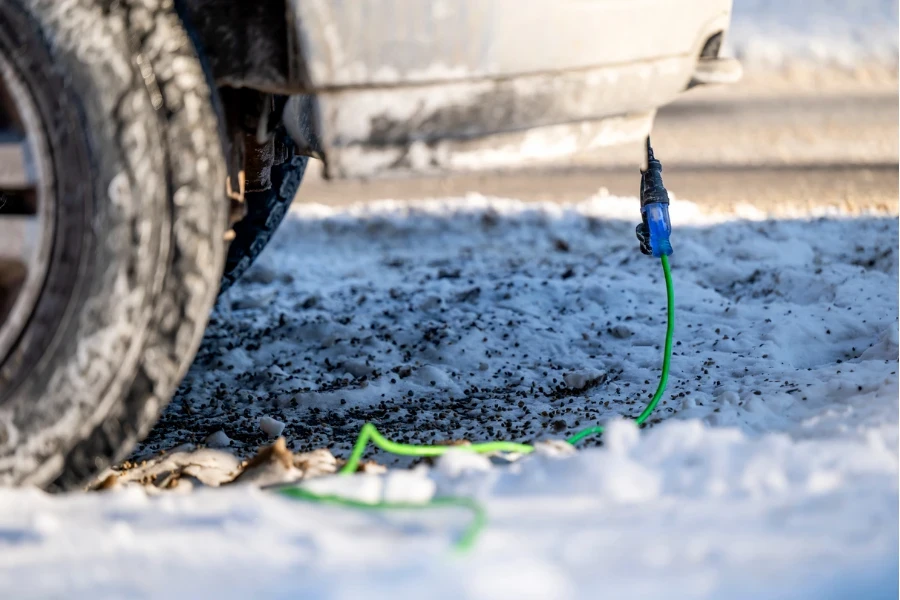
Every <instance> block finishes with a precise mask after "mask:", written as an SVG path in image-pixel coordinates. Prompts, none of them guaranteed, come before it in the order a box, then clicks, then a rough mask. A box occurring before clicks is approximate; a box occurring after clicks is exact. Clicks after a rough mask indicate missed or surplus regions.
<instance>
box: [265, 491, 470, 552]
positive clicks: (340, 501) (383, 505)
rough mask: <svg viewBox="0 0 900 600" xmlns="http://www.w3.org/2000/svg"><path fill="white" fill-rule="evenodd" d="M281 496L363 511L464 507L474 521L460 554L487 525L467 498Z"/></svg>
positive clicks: (306, 493)
mask: <svg viewBox="0 0 900 600" xmlns="http://www.w3.org/2000/svg"><path fill="white" fill-rule="evenodd" d="M278 491H279V492H280V493H281V494H283V495H285V496H287V497H289V498H293V499H295V500H309V501H311V502H315V503H317V504H331V505H334V506H344V507H348V508H359V509H364V510H422V509H432V508H448V507H451V508H465V509H468V510H469V511H470V512H471V513H472V520H471V522H470V523H469V525H468V526H467V527H466V529H465V531H463V534H462V536H461V537H460V538H459V539H458V540H457V541H456V544H455V546H456V549H457V550H458V551H459V552H466V551H467V550H470V549H471V548H472V546H473V545H474V544H475V540H476V539H477V538H478V534H479V533H480V532H481V530H482V529H483V528H484V525H485V523H486V522H487V517H486V516H485V511H484V508H483V507H482V506H481V505H480V504H479V503H478V502H476V501H475V500H472V499H471V498H466V497H464V496H459V497H457V496H439V497H437V498H432V499H431V500H429V501H428V502H426V503H422V502H384V501H381V502H363V501H361V500H352V499H350V498H344V497H342V496H335V495H333V494H316V493H314V492H310V491H309V490H305V489H303V488H300V487H287V488H280V489H279V490H278Z"/></svg>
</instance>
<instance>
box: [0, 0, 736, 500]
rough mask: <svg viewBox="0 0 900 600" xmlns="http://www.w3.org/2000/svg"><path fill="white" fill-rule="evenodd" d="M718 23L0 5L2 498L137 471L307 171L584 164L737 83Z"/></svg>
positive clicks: (686, 8)
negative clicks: (136, 449) (310, 165)
mask: <svg viewBox="0 0 900 600" xmlns="http://www.w3.org/2000/svg"><path fill="white" fill-rule="evenodd" d="M730 12H731V0H691V1H689V2H688V1H685V2H671V1H669V0H434V1H431V2H426V1H424V0H355V1H350V0H273V1H264V2H257V3H246V2H243V1H242V0H179V1H177V2H175V3H174V4H173V3H172V1H171V0H123V1H122V2H120V3H112V4H110V3H107V2H101V1H100V0H73V1H72V2H68V3H58V2H55V1H54V0H0V194H2V196H0V483H15V484H21V483H31V484H36V485H40V486H43V487H48V486H49V487H58V488H71V487H73V486H78V485H82V484H83V483H84V482H85V481H86V480H87V479H88V478H89V477H91V476H92V475H94V474H96V473H97V472H98V471H99V470H100V469H101V468H103V467H104V466H106V465H108V464H109V463H110V462H114V461H117V460H121V459H122V458H124V457H125V456H127V453H128V452H129V451H130V449H131V447H132V446H133V444H134V443H135V442H136V441H137V440H139V439H140V438H141V437H142V436H143V435H144V434H145V433H146V431H147V430H148V428H149V427H151V426H152V424H153V423H154V422H155V420H156V418H157V417H158V415H159V412H160V411H161V410H162V408H164V406H165V404H166V403H167V402H168V400H169V399H170V398H171V395H172V394H173V392H174V389H175V387H176V386H177V384H178V383H179V381H180V380H181V377H182V376H183V375H184V372H185V370H186V369H187V367H188V366H189V365H190V362H191V360H192V359H193V355H194V353H195V352H196V349H197V346H198V344H199V341H200V338H201V336H202V333H203V329H204V327H205V324H206V320H207V318H208V315H209V311H210V310H211V307H212V305H213V303H214V301H215V298H216V296H217V294H218V293H219V292H220V290H221V289H223V288H224V287H227V286H228V285H230V283H232V282H233V281H234V280H235V279H236V278H237V277H239V275H240V274H241V273H242V272H243V271H244V270H245V269H246V268H247V267H248V266H249V264H250V263H251V262H252V261H253V259H254V257H255V256H256V255H257V254H258V253H259V252H260V250H261V249H262V247H264V246H265V243H266V242H267V241H268V239H269V237H270V236H271V234H272V232H273V231H274V229H275V227H277V224H278V223H279V222H280V220H281V218H282V217H283V216H284V213H285V211H286V209H287V206H288V205H289V204H290V202H291V201H292V199H293V197H294V194H295V192H296V190H297V186H298V185H299V183H300V180H301V178H302V175H303V170H304V168H305V165H306V160H307V158H308V157H316V158H320V159H322V160H323V161H324V163H325V174H326V177H328V178H332V179H336V178H370V177H381V176H389V175H410V174H412V175H421V174H431V173H445V172H454V171H466V170H490V169H512V168H523V167H531V166H553V165H558V164H566V163H567V162H568V161H571V160H573V159H574V158H575V157H579V158H580V159H590V157H591V156H592V155H593V154H594V153H598V152H603V151H605V150H606V149H609V148H616V147H620V146H621V147H624V146H626V145H627V144H629V143H630V142H635V141H640V140H642V139H644V138H645V137H646V136H647V135H648V134H649V132H650V128H651V126H652V122H653V118H654V116H655V113H656V110H657V109H658V108H659V107H660V106H662V105H664V104H666V103H668V102H671V101H672V100H674V99H675V98H676V97H677V96H678V95H679V94H680V93H681V92H683V91H684V90H686V89H688V88H690V87H693V86H695V85H699V84H704V83H715V82H729V81H733V80H735V79H736V78H738V77H739V76H740V67H739V65H738V64H737V63H736V62H735V61H733V60H730V59H726V58H722V57H720V56H719V51H720V48H721V43H722V40H723V36H724V35H725V33H726V31H727V28H728V25H729V19H730ZM632 147H635V148H637V147H639V145H638V146H635V145H633V144H632ZM633 160H634V164H635V166H636V167H637V166H639V165H640V164H641V161H642V156H641V155H640V154H639V153H638V152H635V155H634V159H633Z"/></svg>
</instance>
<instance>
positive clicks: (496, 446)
mask: <svg viewBox="0 0 900 600" xmlns="http://www.w3.org/2000/svg"><path fill="white" fill-rule="evenodd" d="M369 440H371V441H372V442H373V443H374V444H375V445H376V446H378V447H379V448H381V449H382V450H384V451H385V452H389V453H391V454H398V455H400V456H441V455H442V454H444V453H446V452H447V451H449V450H468V451H470V452H477V453H479V454H487V453H491V452H519V453H522V454H528V453H529V452H533V451H534V446H529V445H528V444H517V443H515V442H483V443H480V444H471V445H469V446H418V445H414V444H400V443H398V442H392V441H391V440H389V439H387V438H386V437H384V436H383V435H381V434H380V433H379V432H378V430H377V429H376V428H375V426H374V425H372V424H371V423H366V424H365V425H363V428H362V431H360V432H359V437H358V438H356V443H355V444H354V445H353V451H352V452H351V453H350V458H349V459H347V464H345V465H344V467H343V468H342V469H341V470H340V473H341V475H349V474H351V473H355V472H356V469H357V468H358V467H359V461H360V459H361V458H362V455H363V452H365V451H366V446H367V445H368V443H369Z"/></svg>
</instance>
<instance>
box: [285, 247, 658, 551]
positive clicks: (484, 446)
mask: <svg viewBox="0 0 900 600" xmlns="http://www.w3.org/2000/svg"><path fill="white" fill-rule="evenodd" d="M660 262H661V263H662V268H663V274H664V275H665V280H666V342H665V348H664V350H663V364H662V373H661V374H660V377H659V385H658V386H657V387H656V392H655V393H654V394H653V397H652V398H651V399H650V402H648V403H647V406H646V407H644V410H643V411H641V414H639V415H638V416H637V418H636V419H635V423H637V424H638V425H641V424H642V423H644V422H645V421H646V420H647V419H648V418H649V417H650V414H651V413H652V412H653V410H654V409H655V408H656V405H657V404H659V401H660V400H661V399H662V396H663V394H664V393H665V391H666V385H667V384H668V381H669V365H670V363H671V359H672V338H673V337H674V333H675V291H674V288H673V286H672V271H671V269H670V268H669V257H668V256H666V255H662V256H661V257H660ZM602 433H603V427H602V426H601V425H594V426H592V427H587V428H586V429H582V430H581V431H579V432H578V433H576V434H575V435H573V436H572V437H570V438H569V439H567V440H566V441H567V442H568V443H569V444H572V445H573V446H574V445H575V444H577V443H578V442H580V441H581V440H583V439H584V438H586V437H590V436H592V435H600V434H602ZM370 441H371V442H372V443H373V444H375V446H377V447H378V448H381V449H382V450H384V451H385V452H389V453H391V454H397V455H400V456H415V457H428V456H441V455H443V454H445V453H447V452H449V451H451V450H462V451H468V452H476V453H478V454H489V453H493V452H516V453H520V454H528V453H529V452H533V451H534V446H531V445H528V444H518V443H515V442H505V441H495V442H482V443H477V444H471V445H469V446H427V445H415V444H401V443H398V442H392V441H391V440H389V439H387V438H386V437H384V436H383V435H381V433H379V432H378V429H376V428H375V426H374V425H372V424H371V423H366V424H365V425H364V426H363V428H362V430H361V431H360V433H359V437H358V438H357V439H356V443H355V444H354V445H353V450H352V452H351V453H350V458H349V459H347V463H346V464H345V465H344V466H343V467H342V468H341V470H340V471H339V472H340V474H341V475H350V474H352V473H355V472H356V471H357V469H358V468H359V461H360V460H361V459H362V455H363V453H364V452H365V451H366V447H367V446H368V444H369V442H370ZM281 492H282V493H283V494H285V495H287V496H289V497H292V498H296V499H301V500H310V501H313V502H318V503H322V504H334V505H341V506H348V507H353V508H365V509H422V508H442V507H448V506H456V507H464V508H468V509H470V510H472V512H473V513H474V515H475V516H474V518H473V520H472V522H471V523H470V525H469V527H468V528H467V529H466V531H465V533H464V534H463V536H462V537H461V538H460V540H459V541H457V543H456V548H457V550H460V551H465V550H468V549H469V548H471V547H472V545H473V544H474V541H475V538H476V537H477V536H478V533H479V532H480V530H481V529H482V528H483V527H484V524H485V522H486V518H485V514H484V509H483V508H482V507H481V506H480V505H478V503H476V502H475V501H474V500H471V499H470V498H465V497H455V496H442V497H438V498H433V499H431V500H430V501H428V502H427V503H422V504H417V503H406V502H374V503H367V502H361V501H358V500H349V499H346V498H341V497H340V496H331V495H319V494H314V493H312V492H309V491H307V490H304V489H302V488H296V487H294V488H283V489H282V490H281Z"/></svg>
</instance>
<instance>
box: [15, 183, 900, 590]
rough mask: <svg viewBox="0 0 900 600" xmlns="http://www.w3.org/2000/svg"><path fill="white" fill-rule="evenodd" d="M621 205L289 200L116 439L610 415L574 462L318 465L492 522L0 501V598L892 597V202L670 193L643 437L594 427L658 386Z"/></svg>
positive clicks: (448, 514) (258, 495)
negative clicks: (799, 203)
mask: <svg viewBox="0 0 900 600" xmlns="http://www.w3.org/2000/svg"><path fill="white" fill-rule="evenodd" d="M636 207H637V200H635V199H633V198H632V199H620V198H611V197H597V198H592V199H590V200H588V201H586V202H584V203H582V204H579V205H572V206H567V207H560V206H556V205H542V204H523V203H520V202H516V201H512V200H500V199H490V198H482V197H477V196H473V197H470V198H459V199H447V200H439V201H431V202H419V203H412V204H408V203H391V202H385V203H375V204H373V205H369V206H360V207H351V208H348V209H328V208H325V207H315V206H298V207H296V208H295V210H294V211H293V213H292V215H290V216H289V218H288V220H287V222H286V223H285V225H284V227H283V228H282V230H281V231H279V233H278V235H277V236H276V239H275V240H274V241H273V246H272V247H271V248H270V249H269V250H267V251H266V252H265V253H264V255H263V256H262V257H261V259H260V262H259V264H258V265H257V266H256V267H254V269H253V270H252V271H251V272H250V273H249V274H248V277H247V278H246V279H245V280H244V281H242V282H240V283H239V284H238V285H236V286H235V287H234V288H233V289H232V291H230V292H229V293H228V294H227V295H226V297H224V298H223V299H222V300H221V301H220V304H219V307H218V308H217V310H216V313H215V314H214V317H213V323H212V324H211V326H210V329H209V331H208V333H207V336H206V339H205V341H204V345H203V348H202V349H201V352H200V355H199V357H198V360H197V362H196V363H195V365H194V366H193V368H192V369H191V371H190V373H189V375H188V377H187V379H186V380H185V383H184V385H183V386H182V388H181V390H180V391H179V394H178V397H177V399H176V401H175V403H174V405H173V406H172V407H171V410H170V411H168V412H167V415H166V417H165V419H164V420H163V422H162V424H161V426H160V427H159V428H158V429H157V430H156V431H155V432H154V434H153V437H152V438H151V439H150V440H149V441H148V443H147V444H146V445H145V446H144V448H143V449H142V452H148V453H149V452H153V451H154V449H155V448H159V447H170V446H172V445H174V444H175V443H177V442H180V441H194V442H202V441H203V439H204V438H205V436H206V435H208V434H209V433H213V432H217V431H224V434H225V435H227V437H228V438H229V439H231V447H232V448H237V449H239V450H240V449H241V448H243V449H245V450H249V449H251V448H253V447H255V445H256V444H257V443H260V442H262V441H264V438H265V434H263V433H262V432H260V431H259V428H258V427H259V418H260V417H261V416H270V417H271V418H273V419H277V420H278V421H279V422H281V423H284V424H285V429H284V432H283V435H285V436H286V437H287V440H288V443H289V444H290V445H291V446H292V447H293V448H294V449H298V450H299V449H304V448H308V447H318V446H328V447H329V448H332V449H333V450H334V451H335V453H336V454H338V455H344V456H346V452H347V451H348V450H349V446H350V444H351V443H352V441H353V439H354V436H355V434H356V432H357V431H358V430H359V427H360V426H361V424H362V423H363V422H365V421H367V420H371V421H374V422H375V423H376V424H377V425H378V426H379V428H380V429H382V430H383V431H384V432H385V433H386V434H388V435H389V436H391V437H394V438H398V439H407V440H409V441H421V442H433V441H436V440H449V439H458V438H463V437H465V438H468V439H471V440H487V439H496V438H511V439H517V440H520V441H533V440H540V439H548V438H556V439H558V438H561V437H563V436H565V435H567V434H569V433H572V432H574V431H575V430H577V429H579V428H580V427H583V426H586V425H588V424H590V423H593V422H596V421H598V420H612V423H611V426H610V429H609V431H608V433H607V435H606V436H605V438H604V442H605V444H604V446H603V447H601V448H596V447H591V445H592V444H591V443H587V444H585V448H584V449H582V450H581V451H579V452H578V453H576V454H574V455H568V456H566V455H564V454H561V453H558V452H556V453H554V452H550V451H542V452H540V453H536V454H534V455H529V456H527V457H525V458H523V459H522V460H520V461H517V462H515V463H512V464H508V465H505V466H504V465H501V464H499V463H497V464H492V463H491V462H490V461H488V460H484V459H480V458H474V457H471V456H464V455H460V454H458V453H455V454H454V455H451V456H447V457H445V458H443V459H441V460H440V461H439V462H438V464H437V465H436V466H435V468H433V469H429V468H426V467H424V466H419V467H417V468H415V469H412V470H409V471H400V470H397V469H396V468H395V469H391V470H389V471H388V473H387V474H385V475H383V476H376V475H366V476H361V477H358V478H354V479H350V480H348V479H340V478H331V477H323V478H320V479H317V480H315V483H314V485H315V489H316V491H319V492H327V491H335V492H340V493H342V494H348V495H352V496H353V497H357V498H362V499H375V498H391V499H394V500H403V499H415V500H421V499H424V498H427V497H428V496H430V495H432V494H439V495H444V494H458V495H467V496H472V497H475V498H477V499H478V500H479V501H480V502H483V503H484V505H485V507H486V509H487V512H488V516H489V527H488V529H487V530H486V531H485V533H484V535H483V536H482V538H481V539H480V540H479V543H478V544H477V546H476V547H475V550H474V552H473V553H472V554H471V555H469V556H466V557H462V558H456V557H453V556H452V555H450V554H449V550H450V547H451V545H452V543H453V542H454V541H455V540H456V539H457V537H458V536H459V534H460V533H461V532H462V530H463V529H464V527H465V526H466V524H467V522H468V519H469V518H470V516H469V515H467V514H465V512H463V511H460V510H454V509H446V510H439V511H433V512H427V513H426V512H412V513H393V514H388V513H373V512H362V511H351V510H346V509H341V508H336V507H322V506H313V505H309V504H305V503H302V502H295V501H291V500H288V499H284V498H280V497H277V496H274V495H272V494H271V493H270V492H265V491H260V490H257V489H252V488H248V487H242V488H231V489H229V488H228V487H225V488H219V489H216V490H208V489H207V490H203V489H201V490H199V491H197V492H194V493H190V494H178V495H165V494H164V495H160V496H157V497H155V498H148V497H147V496H146V495H145V494H143V493H141V492H140V491H139V490H125V491H122V492H112V493H103V494H89V495H88V494H83V495H82V494H74V495H69V496H63V497H50V496H46V495H43V494H40V493H37V492H32V491H22V490H20V491H11V490H4V491H2V492H0V590H2V591H3V594H2V595H3V596H4V597H10V598H13V597H14V598H29V597H46V596H51V595H64V596H66V597H70V598H80V597H85V598H99V597H167V598H197V597H217V598H246V597H267V598H297V597H310V598H360V597H370V598H387V597H397V596H404V597H409V596H412V595H413V594H418V595H420V596H421V597H427V598H448V599H449V598H454V599H456V598H496V597H519V598H540V599H542V600H546V599H554V598H571V597H586V596H589V595H596V594H602V595H603V596H604V597H611V598H625V597H627V598H670V597H673V596H674V597H678V598H723V599H724V598H728V599H732V598H739V599H741V598H747V599H749V598H760V597H765V598H810V599H816V600H819V599H821V598H846V597H864V598H867V599H871V598H889V597H896V596H897V580H898V578H897V575H898V574H897V560H898V553H897V547H898V536H897V531H898V515H897V505H898V451H897V447H898V426H897V423H898V404H897V397H898V379H897V355H898V338H897V302H898V298H897V267H898V265H897V235H898V227H897V220H896V217H880V216H877V215H872V216H868V217H860V218H854V219H850V218H844V217H841V216H840V215H826V216H809V215H805V216H799V215H798V218H796V219H785V220H778V221H769V220H766V219H765V215H762V214H760V213H758V212H757V211H754V210H752V209H746V210H744V211H743V213H742V214H744V216H745V217H747V218H745V219H742V220H734V219H733V218H731V219H729V218H726V217H724V216H722V215H710V214H705V213H704V211H703V210H701V209H700V207H698V206H695V205H691V204H690V203H685V202H676V203H674V204H673V207H672V218H673V221H674V223H675V226H676V231H675V233H674V234H673V243H674V245H675V252H676V254H675V255H674V256H673V259H672V264H673V275H674V279H675V291H676V298H677V308H678V312H677V328H676V346H675V355H674V357H673V363H672V376H671V382H670V388H669V393H668V394H667V396H666V398H665V400H664V401H663V402H662V403H661V405H660V409H659V412H658V413H657V414H656V416H655V417H654V418H653V419H651V426H650V427H649V428H647V429H645V430H644V431H642V432H640V433H639V432H638V430H637V429H636V428H634V426H633V425H631V424H630V423H628V422H626V421H623V420H620V419H618V417H620V416H627V415H633V414H636V412H637V411H639V410H640V408H641V407H642V406H643V403H644V402H645V401H646V399H647V396H648V394H650V393H652V391H653V388H654V387H655V384H656V379H657V377H658V370H659V363H660V358H661V355H660V352H661V351H660V348H659V346H661V344H662V334H663V330H664V294H663V285H662V277H661V273H660V269H659V266H658V263H657V262H656V261H654V260H653V259H650V258H647V257H644V256H642V255H640V254H639V252H638V250H637V241H636V240H635V239H634V220H635V215H636V214H637V209H636ZM186 403H187V404H189V405H190V407H191V410H190V411H185V410H183V408H184V407H183V405H184V404H186ZM194 438H196V439H194ZM593 443H596V440H594V441H593ZM370 455H373V454H370ZM374 456H376V457H377V458H379V459H380V460H383V461H386V462H388V463H389V464H392V465H395V466H403V465H404V464H405V463H404V461H396V460H394V459H392V458H391V457H388V456H384V455H381V454H377V453H376V454H374Z"/></svg>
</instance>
